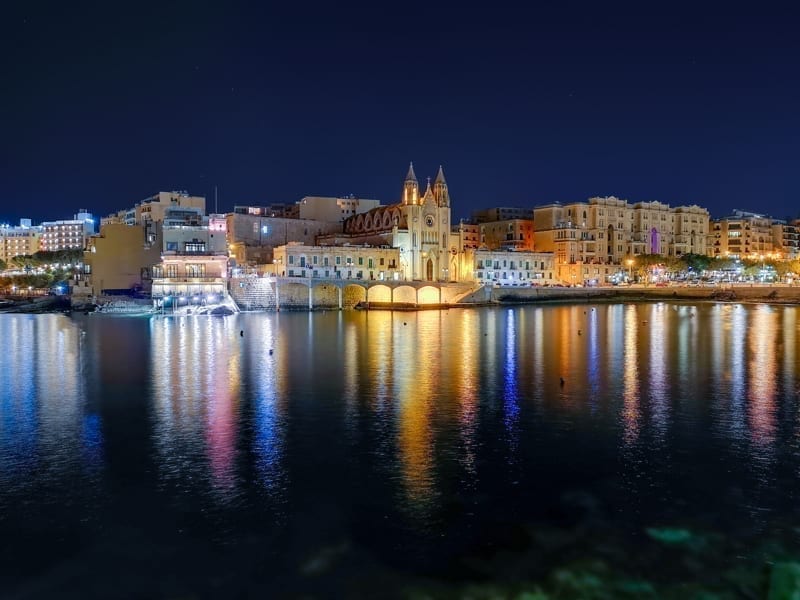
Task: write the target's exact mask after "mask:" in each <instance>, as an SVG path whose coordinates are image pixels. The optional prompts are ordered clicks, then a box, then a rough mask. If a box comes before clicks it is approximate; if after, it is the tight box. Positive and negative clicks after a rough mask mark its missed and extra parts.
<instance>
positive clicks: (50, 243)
mask: <svg viewBox="0 0 800 600" xmlns="http://www.w3.org/2000/svg"><path fill="white" fill-rule="evenodd" d="M41 229H42V232H41V237H40V238H39V250H40V251H44V252H59V251H61V250H83V249H84V248H86V241H87V240H88V238H89V236H90V235H92V234H94V232H95V228H94V219H93V218H92V215H91V214H90V213H88V212H86V211H85V210H81V211H79V212H78V214H76V215H75V217H74V218H73V219H71V220H65V221H46V222H44V223H42V224H41Z"/></svg>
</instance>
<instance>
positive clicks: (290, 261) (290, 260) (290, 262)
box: [289, 254, 294, 277]
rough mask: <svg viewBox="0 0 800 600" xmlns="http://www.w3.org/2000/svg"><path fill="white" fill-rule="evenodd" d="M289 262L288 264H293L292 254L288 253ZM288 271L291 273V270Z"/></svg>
mask: <svg viewBox="0 0 800 600" xmlns="http://www.w3.org/2000/svg"><path fill="white" fill-rule="evenodd" d="M289 264H290V265H293V264H294V254H290V255H289ZM289 272H290V273H291V271H289ZM290 277H291V275H290Z"/></svg>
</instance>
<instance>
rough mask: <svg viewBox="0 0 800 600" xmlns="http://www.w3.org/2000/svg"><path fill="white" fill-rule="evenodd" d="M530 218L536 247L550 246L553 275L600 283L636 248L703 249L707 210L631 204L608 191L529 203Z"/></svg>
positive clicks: (675, 253) (665, 250)
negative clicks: (571, 200)
mask: <svg viewBox="0 0 800 600" xmlns="http://www.w3.org/2000/svg"><path fill="white" fill-rule="evenodd" d="M534 223H535V226H536V250H538V251H543V252H553V253H554V254H555V262H556V270H557V277H558V278H559V279H561V280H564V281H567V282H571V283H580V282H581V281H582V280H584V279H597V280H598V281H600V282H601V283H602V282H604V281H606V280H607V279H608V278H609V277H610V276H612V275H613V274H615V273H617V272H619V271H620V270H624V261H625V260H626V258H629V257H630V256H635V255H638V254H661V255H663V256H681V255H682V254H686V253H689V252H693V253H696V254H706V253H707V252H708V250H707V248H708V246H707V240H708V232H709V216H708V211H707V210H706V209H704V208H701V207H699V206H695V205H692V206H679V207H675V208H670V207H669V205H667V204H663V203H661V202H655V201H653V202H637V203H636V204H633V205H631V204H629V203H628V202H627V201H626V200H621V199H619V198H615V197H614V196H609V197H606V198H590V199H589V200H588V202H575V203H571V204H560V203H554V204H548V205H543V206H537V207H534ZM588 265H597V266H592V267H590V266H588Z"/></svg>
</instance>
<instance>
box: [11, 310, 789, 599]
mask: <svg viewBox="0 0 800 600" xmlns="http://www.w3.org/2000/svg"><path fill="white" fill-rule="evenodd" d="M799 319H800V309H798V308H795V307H771V306H757V305H753V306H745V305H714V304H702V305H689V304H666V303H659V304H638V305H637V304H627V305H626V304H618V305H576V306H536V307H531V306H528V307H515V308H503V309H462V310H450V311H446V312H419V313H390V312H370V313H365V312H345V313H338V312H329V313H317V314H305V313H281V314H279V315H277V314H247V315H237V316H233V317H223V318H219V317H216V318H215V317H183V318H126V317H104V316H99V315H90V316H78V317H73V318H70V317H66V316H63V315H35V316H30V315H0V338H1V339H2V340H4V342H5V347H6V351H5V352H4V353H3V354H2V355H0V391H1V393H2V396H1V397H0V596H2V597H19V598H52V597H59V598H62V597H75V598H87V597H131V598H139V597H146V598H205V597H264V598H269V597H311V598H313V597H393V596H398V597H404V596H408V597H462V596H467V595H470V594H471V595H472V597H526V598H533V597H536V598H545V597H560V598H563V597H581V598H590V597H598V598H600V597H608V598H617V597H631V598H640V597H676V598H687V597H694V596H693V595H692V594H695V593H698V594H699V593H701V592H713V593H715V594H717V596H716V597H731V598H746V597H765V596H766V595H767V593H768V592H769V590H770V589H772V591H773V593H774V592H775V590H776V586H781V585H784V584H782V583H781V581H783V580H784V579H785V580H787V581H790V580H792V577H793V576H794V575H796V574H797V573H796V572H795V571H794V569H795V568H796V567H797V564H796V563H794V562H792V561H795V560H797V558H798V557H800V552H798V550H799V549H800V498H799V496H800V486H798V484H799V483H800V401H799V400H800V397H799V396H798V393H799V392H800V387H799V386H800V373H798V371H799V368H798V367H800V364H799V363H798V361H799V360H800V348H799V347H798V346H799V345H800V336H798V320H799ZM240 332H241V333H240ZM561 378H563V380H564V381H563V384H562V382H561ZM776 569H777V570H776ZM793 574H794V575H793ZM787 577H788V579H787ZM781 578H783V579H781ZM776 581H777V583H776ZM786 589H789V588H786ZM537 591H538V592H540V593H541V594H540V595H539V596H536V595H535V594H534V592H537ZM524 593H527V594H528V595H527V596H525V595H524ZM493 594H494V596H492V595H493Z"/></svg>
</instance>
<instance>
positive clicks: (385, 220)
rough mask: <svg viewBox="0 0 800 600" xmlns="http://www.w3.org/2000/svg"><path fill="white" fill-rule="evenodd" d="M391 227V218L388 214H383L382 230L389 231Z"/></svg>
mask: <svg viewBox="0 0 800 600" xmlns="http://www.w3.org/2000/svg"><path fill="white" fill-rule="evenodd" d="M391 227H392V217H391V216H390V215H389V213H388V212H384V213H383V228H384V229H391Z"/></svg>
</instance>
